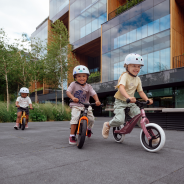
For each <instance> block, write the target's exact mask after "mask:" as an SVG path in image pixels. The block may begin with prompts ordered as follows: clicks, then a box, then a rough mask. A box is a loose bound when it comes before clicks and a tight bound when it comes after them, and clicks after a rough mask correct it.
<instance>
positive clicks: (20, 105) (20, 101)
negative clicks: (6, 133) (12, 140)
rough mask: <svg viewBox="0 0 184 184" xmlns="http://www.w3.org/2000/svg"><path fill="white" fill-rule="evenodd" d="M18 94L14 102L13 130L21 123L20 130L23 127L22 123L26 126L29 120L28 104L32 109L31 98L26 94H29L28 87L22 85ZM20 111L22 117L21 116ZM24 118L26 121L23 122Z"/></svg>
mask: <svg viewBox="0 0 184 184" xmlns="http://www.w3.org/2000/svg"><path fill="white" fill-rule="evenodd" d="M20 94H21V96H19V97H18V98H17V100H16V103H15V105H16V107H17V120H16V124H15V126H14V129H15V130H18V129H19V128H20V127H21V125H22V124H23V127H21V128H22V130H23V129H24V125H25V128H28V120H29V108H28V106H30V109H33V107H32V102H31V99H30V98H29V97H28V96H27V94H29V89H28V88H25V87H22V88H21V89H20ZM22 113H23V116H24V117H22V118H21V115H22ZM25 119H26V122H23V121H25ZM20 120H21V122H20Z"/></svg>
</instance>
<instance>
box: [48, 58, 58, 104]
mask: <svg viewBox="0 0 184 184" xmlns="http://www.w3.org/2000/svg"><path fill="white" fill-rule="evenodd" d="M60 72H61V71H60V63H58V61H57V60H56V59H53V58H52V57H51V58H50V55H48V56H47V58H46V61H45V77H44V82H46V83H47V84H48V85H50V86H51V87H52V88H54V89H55V95H56V105H57V89H58V86H59V84H60Z"/></svg>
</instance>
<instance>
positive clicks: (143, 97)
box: [139, 91, 153, 105]
mask: <svg viewBox="0 0 184 184" xmlns="http://www.w3.org/2000/svg"><path fill="white" fill-rule="evenodd" d="M139 96H140V97H141V98H142V99H143V100H145V101H147V100H149V101H150V103H149V104H148V105H151V104H152V103H153V100H152V99H148V97H147V96H146V94H145V93H144V91H139Z"/></svg>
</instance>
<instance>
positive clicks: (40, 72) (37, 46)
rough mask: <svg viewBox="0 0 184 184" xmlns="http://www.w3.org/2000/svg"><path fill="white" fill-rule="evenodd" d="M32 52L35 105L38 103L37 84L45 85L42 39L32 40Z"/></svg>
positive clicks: (31, 73) (31, 72) (31, 63)
mask: <svg viewBox="0 0 184 184" xmlns="http://www.w3.org/2000/svg"><path fill="white" fill-rule="evenodd" d="M31 49H32V51H31V52H30V61H31V62H30V63H29V64H30V68H31V71H30V75H31V79H32V81H34V83H35V103H37V102H38V96H37V83H38V82H41V83H43V79H44V75H45V73H44V72H45V71H44V67H45V62H44V61H45V54H46V53H45V48H44V47H43V42H42V41H41V40H40V39H35V38H34V39H32V43H31Z"/></svg>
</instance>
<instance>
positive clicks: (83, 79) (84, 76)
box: [76, 73, 88, 84]
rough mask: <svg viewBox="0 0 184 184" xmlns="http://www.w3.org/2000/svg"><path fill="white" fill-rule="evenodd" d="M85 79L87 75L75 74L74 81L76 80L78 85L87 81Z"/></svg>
mask: <svg viewBox="0 0 184 184" xmlns="http://www.w3.org/2000/svg"><path fill="white" fill-rule="evenodd" d="M87 79H88V76H87V74H85V73H81V74H77V75H76V80H77V82H79V83H80V84H85V83H86V81H87Z"/></svg>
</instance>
